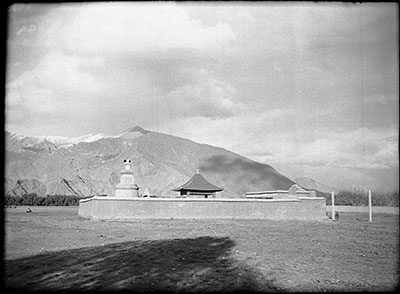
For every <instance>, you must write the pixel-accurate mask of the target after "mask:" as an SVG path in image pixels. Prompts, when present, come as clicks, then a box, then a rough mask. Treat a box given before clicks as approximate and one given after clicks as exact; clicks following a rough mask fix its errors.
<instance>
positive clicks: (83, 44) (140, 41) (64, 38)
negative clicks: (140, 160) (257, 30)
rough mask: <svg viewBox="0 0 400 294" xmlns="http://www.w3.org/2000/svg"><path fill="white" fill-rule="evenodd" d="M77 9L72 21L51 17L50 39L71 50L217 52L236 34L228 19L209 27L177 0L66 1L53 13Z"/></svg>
mask: <svg viewBox="0 0 400 294" xmlns="http://www.w3.org/2000/svg"><path fill="white" fill-rule="evenodd" d="M71 13H72V14H74V17H73V19H72V20H71V21H68V22H64V21H63V19H62V18H61V19H57V18H56V17H54V18H52V22H51V25H50V26H49V27H48V29H47V30H46V34H45V35H44V37H45V44H46V45H47V46H49V47H51V48H63V49H65V50H70V51H72V52H81V53H86V54H88V53H95V54H116V53H122V52H131V53H137V52H146V51H149V50H150V51H152V50H155V51H160V50H161V51H164V50H170V49H193V50H205V51H210V52H213V51H215V50H217V51H218V50H220V49H221V48H223V47H224V46H225V45H227V44H228V43H229V42H231V41H233V40H234V39H235V34H234V33H233V31H232V30H231V29H230V27H229V26H228V25H227V24H225V23H218V24H216V25H215V26H212V27H211V26H209V27H206V26H204V25H202V24H201V23H200V22H199V21H196V20H193V19H190V18H189V16H188V15H187V14H186V12H185V11H184V10H183V9H182V8H181V7H179V6H178V5H176V4H174V3H158V4H157V5H154V4H147V3H140V4H138V3H95V4H90V5H78V6H75V5H66V6H62V7H61V8H60V9H58V10H55V11H54V12H53V13H52V15H51V16H57V15H58V14H62V15H64V14H71Z"/></svg>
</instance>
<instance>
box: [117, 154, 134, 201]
mask: <svg viewBox="0 0 400 294" xmlns="http://www.w3.org/2000/svg"><path fill="white" fill-rule="evenodd" d="M124 164H125V169H124V170H123V171H122V172H121V180H120V182H119V183H118V184H117V185H116V186H115V197H117V198H132V197H139V186H138V185H136V184H135V177H134V176H133V171H132V170H131V164H132V160H130V159H125V160H124Z"/></svg>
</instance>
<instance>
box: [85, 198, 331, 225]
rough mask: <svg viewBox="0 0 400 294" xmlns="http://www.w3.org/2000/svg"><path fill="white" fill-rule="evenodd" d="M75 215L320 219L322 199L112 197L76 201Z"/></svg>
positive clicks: (103, 217) (96, 217) (323, 206)
mask: <svg viewBox="0 0 400 294" xmlns="http://www.w3.org/2000/svg"><path fill="white" fill-rule="evenodd" d="M79 216H80V217H83V218H87V219H93V220H129V219H171V218H172V219H274V220H286V219H296V220H318V221H319V220H324V219H326V218H327V216H326V204H325V198H322V197H305V198H300V199H219V198H216V199H199V198H198V199H196V198H194V199H191V198H126V199H123V198H115V197H101V196H96V197H93V198H89V199H83V200H80V201H79Z"/></svg>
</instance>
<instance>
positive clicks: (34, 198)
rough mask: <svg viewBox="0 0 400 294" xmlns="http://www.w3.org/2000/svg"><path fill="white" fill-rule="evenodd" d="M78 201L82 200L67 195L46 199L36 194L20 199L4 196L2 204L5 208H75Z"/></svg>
mask: <svg viewBox="0 0 400 294" xmlns="http://www.w3.org/2000/svg"><path fill="white" fill-rule="evenodd" d="M90 197H91V196H90ZM80 199H83V198H81V197H77V196H67V195H47V196H46V197H41V196H38V195H37V194H36V193H30V194H25V195H23V196H22V197H21V196H11V195H6V198H5V203H4V204H5V205H6V206H16V205H26V206H77V205H79V200H80Z"/></svg>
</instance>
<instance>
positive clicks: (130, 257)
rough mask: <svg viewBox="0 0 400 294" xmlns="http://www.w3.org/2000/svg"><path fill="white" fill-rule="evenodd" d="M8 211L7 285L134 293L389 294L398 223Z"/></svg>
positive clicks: (354, 218)
mask: <svg viewBox="0 0 400 294" xmlns="http://www.w3.org/2000/svg"><path fill="white" fill-rule="evenodd" d="M31 209H32V213H26V212H25V211H26V208H24V207H19V208H17V209H14V208H12V209H7V210H6V219H5V220H6V222H5V233H6V242H5V246H6V247H5V259H6V260H5V273H4V275H5V285H6V287H7V288H9V289H10V288H13V289H29V290H34V289H40V290H61V289H74V290H77V289H85V290H100V289H106V290H107V289H110V290H111V289H135V290H136V291H150V290H167V291H172V292H181V291H190V292H193V291H196V292H197V291H205V292H211V291H228V292H229V291H243V290H245V291H267V292H271V291H272V292H275V291H296V292H297V291H318V292H319V291H324V290H326V291H365V290H367V291H388V290H394V289H395V288H397V286H398V275H399V267H398V266H399V264H398V261H399V258H398V257H399V256H398V252H399V251H398V250H399V226H398V225H399V224H398V216H396V215H385V214H375V215H374V219H373V220H374V221H373V222H372V223H369V222H368V215H367V214H354V213H353V214H350V213H347V214H345V213H341V214H340V219H339V221H338V222H332V221H331V220H327V221H324V222H305V221H304V222H299V221H297V222H296V221H258V220H252V221H249V220H246V221H245V220H217V221H215V220H213V221H206V220H201V221H199V220H140V221H139V220H138V221H132V222H98V221H88V220H83V219H80V218H78V216H77V214H78V208H77V207H31Z"/></svg>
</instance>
